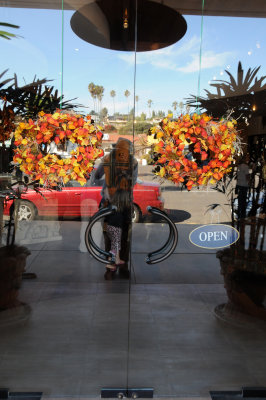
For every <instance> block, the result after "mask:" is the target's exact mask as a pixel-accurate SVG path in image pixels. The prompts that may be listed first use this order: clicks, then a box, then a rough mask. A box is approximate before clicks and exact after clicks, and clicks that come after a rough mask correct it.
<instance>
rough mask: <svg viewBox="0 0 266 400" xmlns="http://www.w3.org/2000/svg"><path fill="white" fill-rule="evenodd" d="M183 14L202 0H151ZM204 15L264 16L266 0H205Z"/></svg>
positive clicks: (49, 3) (32, 0)
mask: <svg viewBox="0 0 266 400" xmlns="http://www.w3.org/2000/svg"><path fill="white" fill-rule="evenodd" d="M109 1H114V0H109ZM153 1H156V2H158V3H162V4H164V5H166V6H169V7H172V8H174V9H176V10H177V11H179V12H180V13H181V14H183V15H201V13H202V1H203V0H153ZM91 2H94V0H64V9H66V10H78V9H79V8H80V7H82V6H83V5H85V4H89V3H91ZM0 6H2V7H15V8H43V9H61V8H62V0H5V1H3V0H2V1H1V0H0ZM204 15H216V16H233V17H258V18H263V17H266V0H205V1H204Z"/></svg>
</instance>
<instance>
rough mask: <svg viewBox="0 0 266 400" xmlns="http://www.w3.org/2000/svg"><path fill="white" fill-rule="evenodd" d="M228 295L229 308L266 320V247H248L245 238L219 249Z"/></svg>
mask: <svg viewBox="0 0 266 400" xmlns="http://www.w3.org/2000/svg"><path fill="white" fill-rule="evenodd" d="M217 257H218V258H219V259H220V265H221V273H222V275H223V277H224V286H225V289H226V293H227V296H228V303H227V304H226V305H225V309H227V310H232V309H234V310H236V311H239V312H241V313H244V314H247V315H250V316H252V317H256V318H259V319H262V320H266V309H265V306H264V301H265V298H266V251H265V250H257V249H256V248H253V249H251V248H249V249H245V248H244V245H243V242H242V244H241V242H240V243H239V244H238V245H235V246H232V247H231V248H230V249H225V250H220V251H218V252H217Z"/></svg>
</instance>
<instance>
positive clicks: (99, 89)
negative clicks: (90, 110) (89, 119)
mask: <svg viewBox="0 0 266 400" xmlns="http://www.w3.org/2000/svg"><path fill="white" fill-rule="evenodd" d="M95 91H96V98H97V100H98V113H100V112H101V108H102V99H103V92H104V87H103V86H99V85H97V86H96V87H95Z"/></svg>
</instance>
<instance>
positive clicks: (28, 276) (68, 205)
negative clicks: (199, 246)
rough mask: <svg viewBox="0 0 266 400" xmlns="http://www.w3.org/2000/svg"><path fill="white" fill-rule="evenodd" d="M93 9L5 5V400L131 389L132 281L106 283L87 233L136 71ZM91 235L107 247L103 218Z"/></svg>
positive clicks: (125, 125) (0, 321) (124, 123)
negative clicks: (99, 174)
mask: <svg viewBox="0 0 266 400" xmlns="http://www.w3.org/2000/svg"><path fill="white" fill-rule="evenodd" d="M95 6H96V7H93V6H92V8H90V7H88V9H87V8H86V7H85V9H82V10H80V7H76V6H75V5H70V4H69V3H68V2H62V4H61V3H60V4H54V5H51V4H49V3H47V2H42V4H41V5H36V4H33V3H32V4H29V3H28V4H26V3H20V4H18V3H17V4H15V3H14V2H1V11H2V12H1V15H2V18H1V21H2V23H3V25H2V27H3V31H6V33H5V34H3V35H2V36H1V38H0V40H1V48H2V56H3V57H2V70H1V73H2V74H1V89H0V90H1V113H2V114H1V120H2V123H3V122H4V123H5V124H6V125H5V126H2V127H1V135H2V136H1V150H3V152H2V153H1V163H2V164H1V168H2V169H1V191H2V195H3V197H2V198H1V199H2V200H4V197H5V196H7V197H6V199H5V202H4V201H2V200H1V205H2V206H3V212H2V214H1V234H2V235H1V249H0V251H1V271H2V272H1V274H2V275H1V279H0V280H1V292H2V294H1V305H0V308H1V311H0V325H1V334H0V336H1V340H0V342H1V362H0V364H1V365H0V369H1V379H0V381H1V383H0V386H1V387H3V388H6V391H7V393H8V391H9V392H11V393H14V392H16V393H17V392H20V393H25V392H27V393H28V392H30V393H35V395H37V394H38V393H39V394H40V396H42V397H57V396H59V397H62V396H63V397H65V396H67V397H73V398H78V397H84V396H85V397H88V396H89V397H96V396H99V394H100V393H101V390H102V389H104V388H110V387H119V388H126V387H127V361H128V329H129V327H128V321H129V296H130V286H129V279H128V273H129V272H128V270H126V271H125V273H124V275H123V271H122V272H120V274H119V273H118V272H117V279H116V280H115V281H114V280H112V279H110V278H112V276H111V275H112V274H110V272H109V270H108V269H106V266H105V265H104V264H103V263H100V262H98V261H97V260H95V259H94V258H93V257H92V256H91V255H90V253H89V252H88V250H87V247H86V244H85V232H86V228H87V226H88V224H89V222H90V220H91V218H92V216H93V215H94V214H95V213H96V212H97V211H98V210H99V205H100V202H101V199H102V195H103V192H102V190H103V184H102V181H101V179H98V180H96V179H93V178H94V173H95V171H96V170H97V168H98V166H99V164H100V163H101V159H102V158H103V156H104V157H106V156H108V154H109V153H110V151H111V150H112V147H113V145H114V144H115V143H116V142H117V140H118V138H119V137H125V139H127V138H129V139H130V140H131V141H132V133H130V132H128V129H129V126H130V124H131V122H130V119H129V118H130V115H131V114H132V108H133V100H132V99H133V91H134V89H133V86H134V70H135V68H134V62H133V63H132V65H129V66H126V67H125V63H124V61H123V55H124V53H123V52H122V51H117V52H115V51H113V50H111V49H110V48H109V47H110V46H109V45H108V37H107V36H108V35H109V33H108V32H107V20H106V18H104V17H103V12H102V11H101V10H100V8H99V7H98V8H97V5H95ZM120 11H121V16H122V17H123V11H124V9H123V7H121V10H120ZM86 13H87V14H86ZM83 17H84V19H85V24H87V26H86V27H85V30H87V29H90V28H91V29H94V28H95V29H94V34H95V35H96V36H95V37H96V39H97V40H98V39H99V36H101V38H102V39H106V42H104V43H103V42H101V43H100V44H101V45H102V46H103V47H99V46H97V45H96V44H99V43H98V42H97V43H94V42H93V40H90V39H91V38H90V37H89V38H88V37H82V29H81V28H82V21H83V23H84V19H83V20H82V18H83ZM93 23H95V24H96V23H99V24H100V27H99V30H100V34H99V32H98V36H97V29H98V27H95V26H94V25H93ZM6 24H8V25H6ZM10 24H11V25H10ZM15 25H16V26H15ZM79 28H80V29H81V30H79ZM133 28H134V26H133ZM123 29H124V28H123V19H122V22H121V30H123ZM91 34H92V35H93V33H91ZM12 35H15V36H12ZM106 35H107V36H106ZM8 39H10V40H8ZM88 39H89V40H88ZM133 39H134V35H133ZM97 40H96V41H97ZM99 40H100V39H99ZM89 41H90V43H89ZM133 42H134V40H133ZM109 44H110V43H109ZM133 48H134V46H133ZM13 151H15V153H13ZM131 152H132V150H131ZM4 153H7V154H8V157H9V158H8V160H4V158H3V157H4ZM14 154H15V158H13V156H14ZM131 155H132V154H131ZM131 155H130V156H131ZM33 181H35V183H34V184H32V182H33ZM27 183H28V185H27ZM19 189H20V191H19ZM13 211H14V212H13ZM14 231H15V234H16V235H15V237H14V235H13V233H14ZM92 235H93V240H94V241H95V243H97V245H98V246H100V247H101V248H104V236H103V219H102V220H101V221H98V222H97V223H96V224H95V225H94V226H93V229H92ZM127 261H128V260H127ZM106 264H108V263H106ZM128 265H129V263H128Z"/></svg>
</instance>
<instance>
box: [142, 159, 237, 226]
mask: <svg viewBox="0 0 266 400" xmlns="http://www.w3.org/2000/svg"><path fill="white" fill-rule="evenodd" d="M152 168H153V167H152V166H151V165H146V166H139V179H141V180H143V181H154V182H157V183H160V185H161V190H162V197H163V199H164V206H165V209H166V211H167V212H168V213H169V215H170V216H171V217H172V219H173V220H174V222H181V223H188V224H215V223H228V222H230V220H231V215H230V214H231V208H230V205H229V204H228V199H227V198H226V196H225V195H224V194H223V193H219V192H217V191H216V190H214V189H212V188H211V187H209V186H207V187H205V186H202V187H200V188H199V189H197V188H193V190H191V191H190V192H188V191H187V190H186V189H184V190H181V188H180V187H178V186H175V185H174V184H173V183H172V182H170V181H165V180H162V179H160V178H159V177H157V176H155V175H154V174H153V173H152ZM213 204H216V207H215V208H212V207H211V206H212V205H213Z"/></svg>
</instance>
